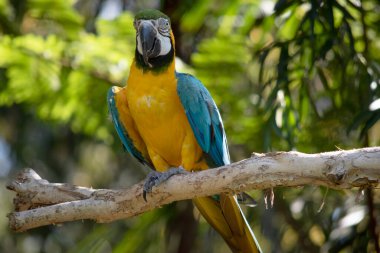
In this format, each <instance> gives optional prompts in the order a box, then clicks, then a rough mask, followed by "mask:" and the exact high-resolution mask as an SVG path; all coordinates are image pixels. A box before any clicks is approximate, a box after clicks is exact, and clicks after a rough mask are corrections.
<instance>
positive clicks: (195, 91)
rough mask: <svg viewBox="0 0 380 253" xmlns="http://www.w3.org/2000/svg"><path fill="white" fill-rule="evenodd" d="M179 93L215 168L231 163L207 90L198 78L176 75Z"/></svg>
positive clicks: (220, 123)
mask: <svg viewBox="0 0 380 253" xmlns="http://www.w3.org/2000/svg"><path fill="white" fill-rule="evenodd" d="M177 80H178V84H177V92H178V95H179V97H180V100H181V103H182V105H183V108H184V109H185V112H186V115H187V118H188V120H189V123H190V126H191V128H192V130H193V132H194V136H195V138H196V139H197V141H198V144H199V145H200V146H201V148H202V150H203V151H204V152H205V153H206V154H208V155H209V156H210V157H211V159H212V161H213V163H214V164H215V166H222V165H225V164H228V163H229V162H230V159H229V154H228V147H227V141H226V135H225V133H224V128H223V123H222V119H221V117H220V114H219V111H218V108H217V107H216V105H215V102H214V100H213V99H212V97H211V95H210V93H209V92H208V90H207V89H206V88H205V87H204V86H203V85H202V83H201V82H200V81H199V80H198V79H196V78H195V77H193V76H191V75H189V74H183V73H177Z"/></svg>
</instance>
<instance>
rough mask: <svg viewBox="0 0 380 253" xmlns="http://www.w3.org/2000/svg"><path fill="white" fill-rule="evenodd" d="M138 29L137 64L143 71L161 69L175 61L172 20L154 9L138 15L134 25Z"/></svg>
mask: <svg viewBox="0 0 380 253" xmlns="http://www.w3.org/2000/svg"><path fill="white" fill-rule="evenodd" d="M133 25H134V27H135V29H136V53H135V54H136V55H135V57H136V62H137V65H138V66H139V67H142V68H143V69H151V70H154V69H161V68H163V67H165V66H168V65H169V64H170V63H171V62H172V61H173V59H174V37H173V33H172V32H171V28H170V19H169V17H168V16H166V15H165V14H163V13H162V12H160V11H158V10H154V9H148V10H143V11H140V12H139V13H137V15H136V16H135V20H134V23H133Z"/></svg>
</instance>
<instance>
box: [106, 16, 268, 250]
mask: <svg viewBox="0 0 380 253" xmlns="http://www.w3.org/2000/svg"><path fill="white" fill-rule="evenodd" d="M134 27H135V29H136V50H135V57H134V60H133V62H132V64H131V68H130V74H129V77H128V81H127V85H126V86H125V87H124V88H120V87H116V86H114V87H112V88H110V90H109V92H108V96H107V100H108V106H109V110H110V113H111V116H112V120H113V123H114V125H115V128H116V132H117V133H118V135H119V137H120V139H121V142H122V144H123V146H124V147H125V149H126V150H127V151H128V152H129V153H130V154H131V155H132V156H133V157H135V158H136V159H137V160H138V161H140V162H141V163H143V164H145V165H147V166H149V167H150V168H152V169H153V170H154V171H155V172H153V174H154V175H153V176H152V175H151V176H149V175H148V180H147V181H146V184H145V186H144V198H145V197H146V196H145V194H146V192H150V191H151V188H152V187H153V186H155V185H157V184H159V183H160V182H161V181H164V180H166V179H167V178H168V177H170V176H171V175H173V174H176V173H182V172H181V171H182V170H183V169H184V170H186V171H189V172H192V171H199V170H204V169H208V168H215V167H219V166H223V165H226V164H229V163H230V157H229V152H228V147H227V140H226V134H225V132H224V128H223V122H222V119H221V117H220V114H219V111H218V108H217V107H216V105H215V102H214V101H213V99H212V97H211V95H210V93H209V92H208V90H207V89H206V88H205V87H204V86H203V85H202V83H201V82H200V81H199V80H198V79H196V78H195V77H194V76H192V75H189V74H184V73H178V72H176V70H175V48H174V36H173V33H172V30H171V27H170V19H169V17H168V16H166V15H165V14H163V13H161V12H160V11H158V10H151V9H149V10H143V11H141V12H139V13H138V14H137V15H136V16H135V19H134ZM193 202H194V204H195V205H196V207H197V208H198V210H199V211H200V213H201V214H202V215H203V217H204V218H205V219H206V220H207V221H208V222H209V223H210V224H211V225H212V226H213V227H214V228H215V230H217V231H218V232H219V234H220V235H221V236H222V237H223V238H224V240H225V241H226V243H227V244H228V246H229V247H230V248H231V250H232V251H233V252H261V249H260V246H259V245H258V243H257V240H256V238H255V236H254V234H253V233H252V230H251V228H250V227H249V225H248V223H247V221H246V219H245V217H244V214H243V213H242V211H241V209H240V206H239V204H238V202H237V198H236V196H234V195H232V194H225V193H222V194H220V195H218V196H212V197H200V198H195V199H193Z"/></svg>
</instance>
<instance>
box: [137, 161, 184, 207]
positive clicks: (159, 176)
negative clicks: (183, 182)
mask: <svg viewBox="0 0 380 253" xmlns="http://www.w3.org/2000/svg"><path fill="white" fill-rule="evenodd" d="M186 173H188V171H186V170H185V169H184V168H183V167H182V166H179V167H176V168H170V169H168V170H167V171H165V172H158V171H152V172H150V173H149V174H148V176H147V177H146V179H145V184H144V189H143V198H144V200H145V201H146V194H147V193H149V192H152V188H153V186H158V185H160V184H161V183H162V182H165V181H166V180H168V179H169V178H170V177H171V176H174V175H177V174H186Z"/></svg>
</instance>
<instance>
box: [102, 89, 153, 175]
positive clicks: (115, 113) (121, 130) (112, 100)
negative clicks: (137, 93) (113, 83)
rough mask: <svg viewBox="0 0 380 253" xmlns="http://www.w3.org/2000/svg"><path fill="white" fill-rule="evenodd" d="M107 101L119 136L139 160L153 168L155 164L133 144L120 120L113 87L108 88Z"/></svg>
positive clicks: (125, 146) (126, 147) (127, 148)
mask: <svg viewBox="0 0 380 253" xmlns="http://www.w3.org/2000/svg"><path fill="white" fill-rule="evenodd" d="M107 102H108V108H109V111H110V113H111V117H112V121H113V123H114V126H115V129H116V132H117V134H118V135H119V138H120V140H121V142H122V144H123V146H124V148H125V149H126V150H127V151H128V152H129V153H130V154H131V155H132V156H133V157H135V158H136V159H137V160H138V161H139V162H141V163H143V164H146V165H148V166H150V167H152V168H153V165H152V164H151V162H150V161H147V160H146V159H145V158H144V156H143V155H142V154H141V152H140V151H138V150H137V148H136V147H135V146H134V145H133V141H132V139H131V138H130V137H129V135H128V132H127V130H126V129H125V127H124V126H123V125H122V123H121V122H120V120H119V112H118V110H117V107H116V101H115V93H114V91H113V88H112V87H111V88H110V89H109V90H108V94H107Z"/></svg>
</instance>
